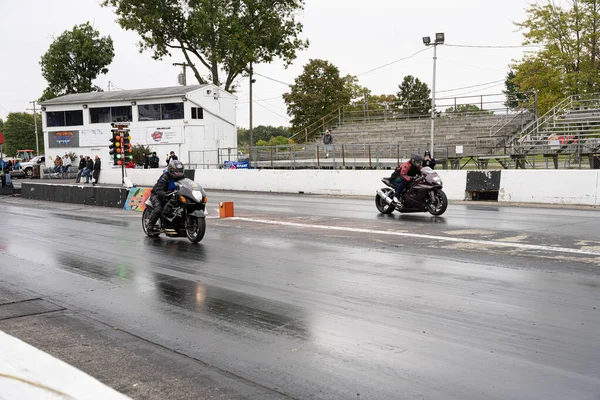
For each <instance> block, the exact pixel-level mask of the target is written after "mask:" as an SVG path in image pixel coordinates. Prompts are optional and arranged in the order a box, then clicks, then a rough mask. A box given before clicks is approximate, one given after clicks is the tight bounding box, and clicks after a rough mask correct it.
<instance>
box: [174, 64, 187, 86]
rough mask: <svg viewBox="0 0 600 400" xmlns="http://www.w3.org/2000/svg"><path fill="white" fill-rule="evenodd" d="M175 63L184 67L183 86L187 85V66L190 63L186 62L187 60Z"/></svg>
mask: <svg viewBox="0 0 600 400" xmlns="http://www.w3.org/2000/svg"><path fill="white" fill-rule="evenodd" d="M173 65H175V66H180V67H183V82H182V83H183V86H186V85H187V76H186V71H187V67H189V66H190V64H188V63H186V62H182V63H173Z"/></svg>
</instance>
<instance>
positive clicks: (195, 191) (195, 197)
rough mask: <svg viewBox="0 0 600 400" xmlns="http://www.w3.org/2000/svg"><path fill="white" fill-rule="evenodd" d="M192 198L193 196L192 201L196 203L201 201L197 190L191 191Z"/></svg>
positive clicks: (200, 193)
mask: <svg viewBox="0 0 600 400" xmlns="http://www.w3.org/2000/svg"><path fill="white" fill-rule="evenodd" d="M192 196H194V199H196V201H197V202H198V203H200V202H201V201H202V192H201V191H199V190H193V191H192Z"/></svg>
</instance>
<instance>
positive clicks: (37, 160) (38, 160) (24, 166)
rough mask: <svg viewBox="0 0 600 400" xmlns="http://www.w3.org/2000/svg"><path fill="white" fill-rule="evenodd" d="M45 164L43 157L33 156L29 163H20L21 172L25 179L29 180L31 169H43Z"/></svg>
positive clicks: (31, 173)
mask: <svg viewBox="0 0 600 400" xmlns="http://www.w3.org/2000/svg"><path fill="white" fill-rule="evenodd" d="M45 163H46V157H45V156H35V157H33V158H32V159H31V160H30V161H27V162H22V163H21V170H22V171H23V173H24V174H25V176H26V177H28V178H31V177H32V176H33V167H34V165H38V166H39V167H40V169H41V168H44V165H45Z"/></svg>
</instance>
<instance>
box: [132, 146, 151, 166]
mask: <svg viewBox="0 0 600 400" xmlns="http://www.w3.org/2000/svg"><path fill="white" fill-rule="evenodd" d="M143 153H146V157H150V154H152V150H150V147H149V146H146V145H143V144H136V145H133V147H132V148H131V155H132V156H133V163H134V164H135V165H142V166H143V165H144V156H143Z"/></svg>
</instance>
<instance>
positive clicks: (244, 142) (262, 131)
mask: <svg viewBox="0 0 600 400" xmlns="http://www.w3.org/2000/svg"><path fill="white" fill-rule="evenodd" d="M277 136H283V137H286V138H287V137H290V136H291V132H290V130H289V128H287V127H285V126H271V125H268V126H265V125H259V126H257V127H255V128H254V132H253V133H252V138H253V139H254V143H255V144H257V142H258V141H259V140H264V141H266V142H268V141H269V140H271V138H273V137H277ZM249 143H250V131H249V130H248V129H246V128H238V146H240V147H242V146H248V144H249Z"/></svg>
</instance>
